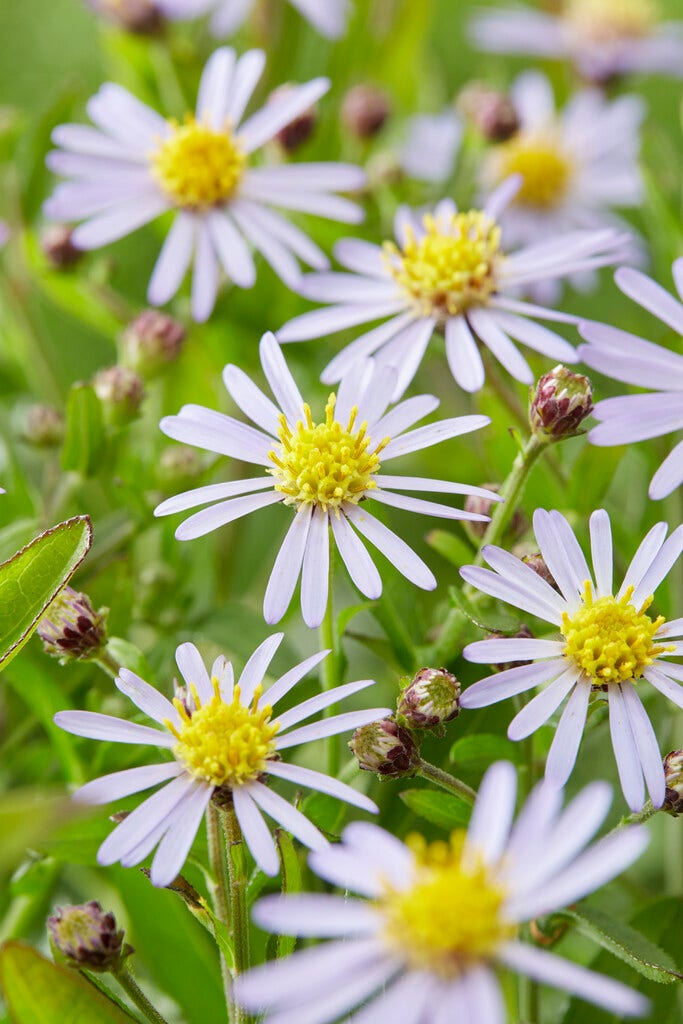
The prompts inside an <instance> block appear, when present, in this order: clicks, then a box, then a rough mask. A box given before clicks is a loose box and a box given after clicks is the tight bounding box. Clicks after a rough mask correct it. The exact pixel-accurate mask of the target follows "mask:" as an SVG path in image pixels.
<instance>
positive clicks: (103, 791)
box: [71, 761, 184, 804]
mask: <svg viewBox="0 0 683 1024" xmlns="http://www.w3.org/2000/svg"><path fill="white" fill-rule="evenodd" d="M182 771H184V769H183V766H182V765H180V764H178V763H177V762H176V761H166V762H165V763H164V764H147V765H144V766H143V767H141V768H126V769H125V770H124V771H122V772H112V773H111V774H110V775H101V776H100V778H99V779H93V780H92V782H86V783H85V785H84V786H80V787H79V788H78V789H77V790H76V792H75V793H74V794H73V796H72V798H71V799H72V800H75V801H76V802H77V803H80V804H108V803H110V802H111V801H113V800H122V799H123V798H124V797H126V796H131V795H132V794H133V793H141V792H142V790H144V789H151V787H152V786H157V785H158V784H159V783H160V782H167V781H168V780H169V779H174V778H175V777H176V776H177V775H180V773H181V772H182Z"/></svg>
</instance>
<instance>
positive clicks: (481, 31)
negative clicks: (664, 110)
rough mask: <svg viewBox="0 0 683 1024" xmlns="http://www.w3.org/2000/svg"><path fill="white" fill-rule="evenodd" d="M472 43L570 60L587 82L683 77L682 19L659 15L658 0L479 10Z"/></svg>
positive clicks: (589, 0) (572, 1)
mask: <svg viewBox="0 0 683 1024" xmlns="http://www.w3.org/2000/svg"><path fill="white" fill-rule="evenodd" d="M470 34H471V38H472V41H473V43H474V45H475V46H478V47H479V48H480V49H482V50H489V51H491V52H493V53H523V54H528V55H530V56H534V57H555V58H558V59H560V60H570V61H572V62H573V63H574V64H575V65H576V67H577V68H578V70H579V71H580V73H581V74H582V75H583V76H584V77H585V78H587V79H588V80H589V81H591V82H596V83H606V82H609V81H610V80H611V79H612V78H615V77H617V76H619V75H629V74H643V73H644V74H664V75H672V76H674V77H676V78H680V77H683V22H680V21H663V20H662V17H661V12H660V8H659V5H658V3H657V0H560V6H559V12H558V13H557V14H545V13H543V12H541V11H535V10H532V9H531V8H530V7H526V6H523V5H521V4H520V5H519V6H517V7H514V8H509V9H507V10H505V9H500V8H499V9H495V8H489V9H488V10H487V9H483V10H480V11H479V13H477V14H475V16H474V18H473V20H472V22H471V27H470Z"/></svg>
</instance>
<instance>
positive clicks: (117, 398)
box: [93, 366, 145, 427]
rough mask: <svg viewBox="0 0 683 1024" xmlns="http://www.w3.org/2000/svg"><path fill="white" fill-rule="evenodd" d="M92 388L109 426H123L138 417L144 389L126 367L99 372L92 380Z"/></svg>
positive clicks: (115, 367)
mask: <svg viewBox="0 0 683 1024" xmlns="http://www.w3.org/2000/svg"><path fill="white" fill-rule="evenodd" d="M93 387H94V389H95V394H96V395H97V397H98V398H99V400H100V402H101V403H102V411H103V413H104V418H105V420H106V421H107V423H109V424H110V426H113V427H122V426H125V424H126V423H130V421H131V420H134V419H135V417H136V416H137V415H138V412H139V410H140V405H141V404H142V400H143V398H144V397H145V387H144V384H143V383H142V379H141V378H140V377H139V376H138V374H137V373H135V372H134V371H133V370H130V369H129V368H128V367H127V366H109V367H107V369H106V370H99V371H98V372H97V373H96V374H95V377H94V378H93Z"/></svg>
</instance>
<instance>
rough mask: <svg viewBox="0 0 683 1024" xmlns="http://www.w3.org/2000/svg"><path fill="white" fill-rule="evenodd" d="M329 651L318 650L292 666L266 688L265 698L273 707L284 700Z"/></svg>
mask: <svg viewBox="0 0 683 1024" xmlns="http://www.w3.org/2000/svg"><path fill="white" fill-rule="evenodd" d="M329 653H330V652H329V651H318V653H317V654H311V656H310V657H309V658H305V659H304V660H303V661H300V662H299V664H298V665H295V666H294V668H290V670H289V672H285V674H284V675H283V676H280V678H279V679H276V680H275V682H274V683H273V685H272V686H271V687H269V689H267V690H266V692H265V695H264V700H265V701H266V702H267V703H268V704H270V706H271V707H274V706H275V705H276V704H277V702H278V701H279V700H282V698H283V697H284V696H285V695H286V694H287V693H289V691H290V690H291V689H292V687H293V686H296V684H297V683H298V682H299V680H301V679H303V678H304V676H305V675H308V673H309V672H310V671H311V670H312V669H314V668H315V667H316V666H317V665H319V664H320V662H321V661H322V660H323V659H324V658H326V657H327V655H328V654H329Z"/></svg>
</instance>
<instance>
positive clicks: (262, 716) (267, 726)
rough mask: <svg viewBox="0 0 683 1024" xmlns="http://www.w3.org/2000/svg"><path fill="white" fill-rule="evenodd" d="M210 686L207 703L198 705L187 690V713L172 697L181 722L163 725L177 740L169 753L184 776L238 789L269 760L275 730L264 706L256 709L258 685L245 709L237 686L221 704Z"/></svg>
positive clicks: (275, 724)
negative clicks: (190, 703) (192, 707)
mask: <svg viewBox="0 0 683 1024" xmlns="http://www.w3.org/2000/svg"><path fill="white" fill-rule="evenodd" d="M213 688H214V694H213V697H212V698H211V700H210V701H209V702H208V704H202V703H201V701H200V699H199V695H198V693H197V692H196V689H194V687H193V688H191V691H192V698H193V700H194V704H195V707H196V710H194V711H192V713H189V712H188V705H187V702H186V701H182V700H179V699H178V698H176V699H175V700H174V701H173V704H174V706H175V708H176V710H177V712H178V714H179V715H180V718H181V722H182V724H181V726H180V727H177V726H175V725H174V724H173V723H172V722H170V721H167V722H166V723H165V724H166V726H167V727H168V728H169V729H170V731H171V732H172V733H173V735H174V736H175V737H176V739H177V740H178V742H177V744H176V745H175V747H174V748H173V754H174V756H175V757H176V758H177V759H178V760H179V761H180V762H181V763H182V764H183V765H184V766H185V768H186V769H187V771H188V772H190V773H191V774H192V775H194V776H195V777H196V778H198V779H203V780H204V781H205V782H210V783H211V784H212V785H213V786H226V787H234V786H239V785H241V784H242V783H245V782H249V781H250V780H251V779H255V778H257V777H258V776H259V775H260V774H261V772H262V771H263V769H264V767H265V763H266V761H267V760H268V759H269V758H272V757H273V755H274V754H275V742H274V739H275V736H276V734H277V732H278V730H279V727H280V726H279V723H278V722H271V720H270V719H271V715H272V713H273V709H272V708H271V707H270V706H269V705H265V706H264V707H263V708H259V706H258V703H259V700H260V698H261V695H262V693H263V687H262V686H257V687H256V690H255V691H254V697H253V699H252V701H251V704H250V705H248V706H245V705H244V704H243V703H242V701H241V695H240V688H239V686H236V687H235V690H234V694H233V697H232V700H231V701H230V703H229V704H228V703H226V702H225V701H224V700H223V698H222V696H221V693H220V688H219V684H218V681H217V680H216V679H214V680H213Z"/></svg>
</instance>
